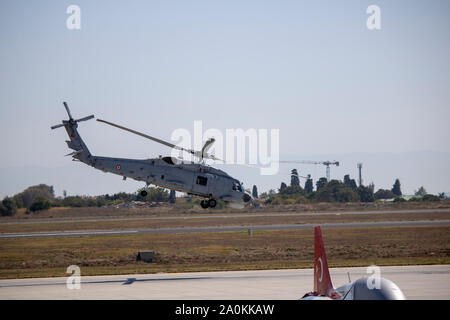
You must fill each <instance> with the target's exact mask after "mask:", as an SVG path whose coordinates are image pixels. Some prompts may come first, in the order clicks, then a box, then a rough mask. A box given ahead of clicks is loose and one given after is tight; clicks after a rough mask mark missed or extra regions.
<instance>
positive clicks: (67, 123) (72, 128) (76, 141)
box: [51, 102, 94, 165]
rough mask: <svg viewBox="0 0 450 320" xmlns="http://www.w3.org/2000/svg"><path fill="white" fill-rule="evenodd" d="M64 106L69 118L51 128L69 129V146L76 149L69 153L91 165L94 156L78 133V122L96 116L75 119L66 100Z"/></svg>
mask: <svg viewBox="0 0 450 320" xmlns="http://www.w3.org/2000/svg"><path fill="white" fill-rule="evenodd" d="M63 104H64V107H65V108H66V111H67V114H68V116H69V120H63V121H62V123H61V124H57V125H54V126H52V127H51V129H56V128H60V127H64V128H65V129H66V131H67V134H68V136H69V138H70V140H67V141H66V143H67V146H68V147H69V148H70V149H72V150H74V152H72V153H69V154H68V155H71V156H72V157H73V158H75V159H78V160H80V161H82V162H84V163H86V164H89V165H91V164H92V158H91V153H90V152H89V149H88V148H87V146H86V145H85V144H84V141H83V139H81V137H80V135H79V134H78V130H77V128H78V122H81V121H86V120H90V119H92V118H94V115H90V116H87V117H84V118H81V119H78V120H75V119H73V118H72V115H71V113H70V110H69V107H68V106H67V103H66V102H63Z"/></svg>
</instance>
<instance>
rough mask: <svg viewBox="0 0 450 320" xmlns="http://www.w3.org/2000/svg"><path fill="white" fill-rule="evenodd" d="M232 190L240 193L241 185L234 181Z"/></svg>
mask: <svg viewBox="0 0 450 320" xmlns="http://www.w3.org/2000/svg"><path fill="white" fill-rule="evenodd" d="M233 190H234V191H239V192H242V187H241V184H240V183H239V182H238V181H234V182H233Z"/></svg>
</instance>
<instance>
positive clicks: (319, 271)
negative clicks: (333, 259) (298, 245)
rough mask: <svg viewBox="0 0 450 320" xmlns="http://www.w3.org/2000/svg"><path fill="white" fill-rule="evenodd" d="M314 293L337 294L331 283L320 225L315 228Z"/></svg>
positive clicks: (330, 295) (329, 295)
mask: <svg viewBox="0 0 450 320" xmlns="http://www.w3.org/2000/svg"><path fill="white" fill-rule="evenodd" d="M314 293H315V294H317V295H325V296H328V297H333V298H334V296H335V295H336V292H335V291H334V288H333V284H332V283H331V277H330V272H329V270H328V262H327V256H326V254H325V246H324V244H323V239H322V230H321V229H320V226H317V227H315V228H314Z"/></svg>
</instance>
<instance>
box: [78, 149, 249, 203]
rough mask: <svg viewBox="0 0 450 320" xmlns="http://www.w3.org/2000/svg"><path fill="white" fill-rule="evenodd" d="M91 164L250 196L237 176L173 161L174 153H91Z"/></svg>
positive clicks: (211, 193) (214, 192)
mask: <svg viewBox="0 0 450 320" xmlns="http://www.w3.org/2000/svg"><path fill="white" fill-rule="evenodd" d="M75 157H76V156H75ZM88 164H89V165H91V166H92V167H94V168H96V169H99V170H102V171H104V172H109V173H113V174H117V175H119V176H122V177H126V178H131V179H134V180H137V181H143V182H145V183H146V184H148V185H149V184H153V185H156V186H159V187H163V188H167V189H171V190H176V191H180V192H185V193H187V194H193V195H197V196H201V197H205V198H212V199H220V200H224V201H232V202H248V201H249V200H250V198H249V197H248V195H247V194H246V193H245V192H243V190H242V186H241V184H240V182H239V181H238V180H236V179H234V178H233V177H231V176H229V175H228V174H227V173H226V172H224V171H222V170H219V169H216V168H213V167H210V166H207V165H204V164H200V163H186V162H174V161H173V159H172V158H171V157H160V158H153V159H146V160H135V159H124V158H110V157H99V156H91V157H90V161H89V163H88Z"/></svg>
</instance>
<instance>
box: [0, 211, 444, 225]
mask: <svg viewBox="0 0 450 320" xmlns="http://www.w3.org/2000/svg"><path fill="white" fill-rule="evenodd" d="M402 213H412V214H414V213H450V208H440V209H403V210H371V211H370V210H369V211H344V210H341V211H322V212H281V213H280V212H276V213H273V212H268V213H267V212H266V213H231V214H220V213H219V214H191V215H175V216H172V215H170V216H152V217H147V216H141V217H111V216H97V217H92V218H88V217H84V218H79V217H67V218H62V217H58V218H33V219H23V218H22V219H15V218H7V219H2V220H0V224H4V225H8V224H36V223H73V222H106V221H146V220H189V219H224V218H226V219H232V218H256V217H273V216H277V217H297V216H299V217H302V216H315V217H317V216H328V215H342V216H344V215H379V214H402Z"/></svg>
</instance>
